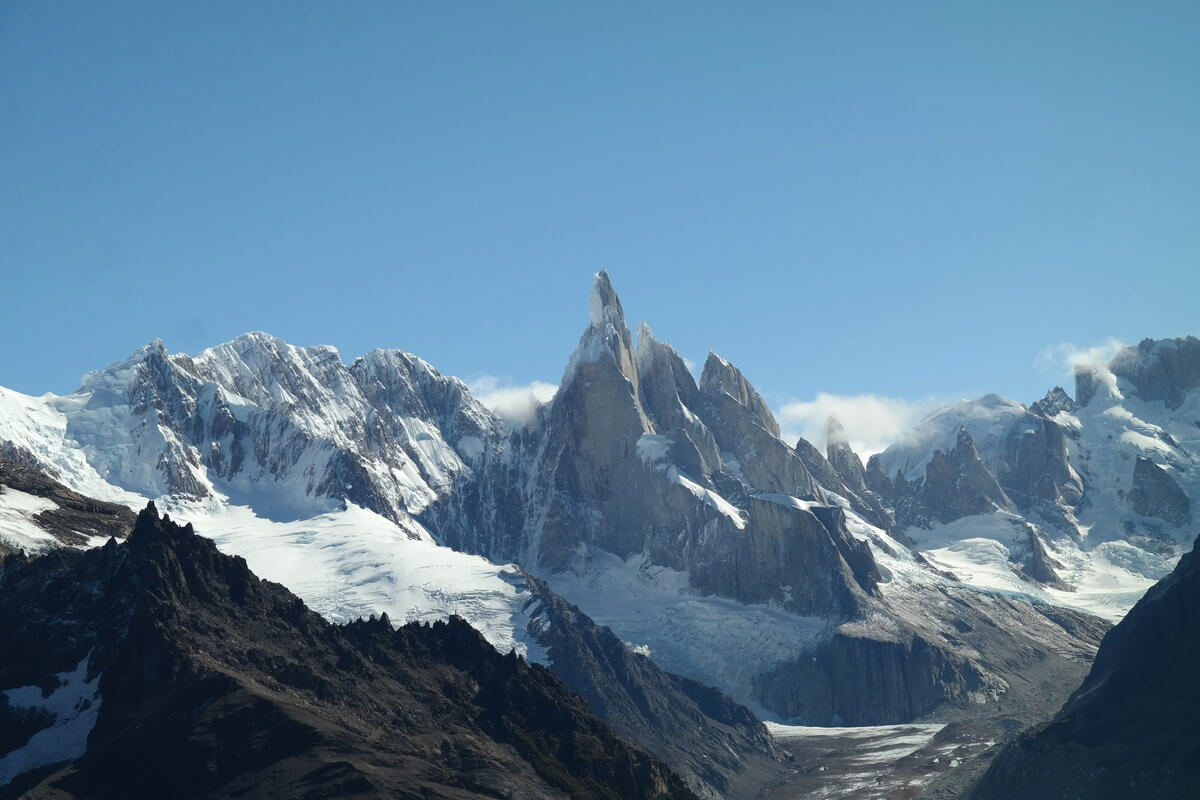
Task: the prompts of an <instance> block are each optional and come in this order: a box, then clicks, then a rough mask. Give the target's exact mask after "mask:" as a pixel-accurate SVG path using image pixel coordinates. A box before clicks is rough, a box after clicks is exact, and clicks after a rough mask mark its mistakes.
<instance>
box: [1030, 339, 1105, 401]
mask: <svg viewBox="0 0 1200 800" xmlns="http://www.w3.org/2000/svg"><path fill="white" fill-rule="evenodd" d="M1124 348H1125V344H1124V343H1123V342H1121V341H1120V340H1118V339H1113V338H1111V337H1110V338H1108V339H1106V340H1104V341H1103V342H1101V343H1100V344H1098V345H1095V346H1093V347H1079V346H1078V345H1076V344H1074V343H1073V342H1060V343H1058V344H1056V345H1052V346H1050V347H1045V348H1043V349H1042V351H1041V352H1040V353H1038V355H1037V359H1036V363H1037V365H1038V366H1039V367H1040V368H1041V369H1042V370H1043V371H1045V372H1052V373H1055V374H1057V375H1059V376H1060V377H1061V378H1063V379H1064V381H1065V382H1066V386H1067V389H1068V390H1070V391H1074V386H1075V370H1076V369H1078V368H1089V369H1094V370H1095V371H1096V377H1097V378H1099V379H1100V382H1101V383H1103V384H1105V385H1106V386H1108V389H1109V392H1110V393H1111V394H1112V395H1113V396H1114V397H1120V392H1119V391H1118V390H1117V376H1116V375H1113V373H1112V370H1110V369H1109V368H1108V365H1109V362H1111V361H1112V360H1113V357H1114V356H1116V354H1117V353H1118V352H1120V351H1121V350H1123V349H1124Z"/></svg>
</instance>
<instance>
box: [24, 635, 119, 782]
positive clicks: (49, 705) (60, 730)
mask: <svg viewBox="0 0 1200 800" xmlns="http://www.w3.org/2000/svg"><path fill="white" fill-rule="evenodd" d="M89 657H90V654H89V655H88V656H84V658H83V660H82V661H80V662H79V664H78V666H76V667H75V669H74V670H70V671H68V672H60V673H59V674H58V680H59V683H60V685H59V687H58V688H57V689H55V690H54V691H53V692H51V693H50V695H49V696H48V697H43V696H42V690H41V689H40V688H39V687H37V686H23V687H21V688H19V689H8V690H7V691H5V692H4V694H5V696H6V697H7V698H8V702H9V704H10V705H12V706H13V707H14V708H26V709H41V710H45V711H47V712H49V713H51V714H53V715H54V721H53V723H52V724H51V725H50V727H48V728H43V729H42V730H40V731H38V732H37V733H35V734H33V736H31V737H30V739H29V741H28V742H26V743H25V744H24V745H23V746H21V747H19V748H17V749H16V750H13V751H12V752H10V753H8V754H7V755H5V756H4V757H3V758H0V786H5V785H7V784H9V783H11V782H12V780H13V779H14V778H16V777H17V776H18V775H22V774H24V773H26V772H29V771H30V770H34V769H39V768H41V767H46V766H49V765H51V764H58V763H60V762H63V761H73V760H75V759H77V758H80V757H82V756H83V754H84V753H86V752H87V740H88V735H89V734H90V733H91V732H92V728H94V727H95V725H96V717H97V716H98V715H99V713H100V676H99V675H97V676H96V677H94V678H92V679H91V680H90V681H89V680H88V679H87V672H88V658H89Z"/></svg>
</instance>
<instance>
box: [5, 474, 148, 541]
mask: <svg viewBox="0 0 1200 800" xmlns="http://www.w3.org/2000/svg"><path fill="white" fill-rule="evenodd" d="M6 489H12V490H16V491H18V492H24V493H26V494H30V495H33V496H35V497H41V498H44V499H46V500H49V501H51V502H52V503H54V504H55V506H56V508H51V509H47V510H45V511H41V512H38V513H37V514H36V515H35V516H34V517H33V520H32V521H33V522H34V523H35V524H36V525H37V526H38V527H40V528H41V529H42V530H44V531H46V532H47V533H49V534H50V535H51V536H53V537H54V538H55V539H57V540H58V541H59V542H60V543H61V544H64V545H70V546H81V545H84V544H87V542H88V540H89V539H90V538H91V537H97V536H98V537H117V538H124V537H125V535H126V534H127V533H129V531H130V530H131V529H132V528H133V520H134V515H133V512H132V511H130V510H129V509H128V508H126V507H125V506H122V505H117V504H116V503H105V502H103V501H101V500H95V499H93V498H91V497H85V496H83V495H81V494H79V493H78V492H73V491H71V490H70V489H68V488H67V487H65V486H63V485H62V484H61V483H59V482H58V481H56V480H54V479H53V478H50V477H48V476H47V475H46V474H45V473H44V472H42V471H41V470H39V469H36V468H34V467H32V466H30V465H28V464H21V463H15V462H13V461H9V460H7V459H5V458H3V457H0V493H3V492H4V491H5V490H6Z"/></svg>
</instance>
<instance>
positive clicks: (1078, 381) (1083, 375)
mask: <svg viewBox="0 0 1200 800" xmlns="http://www.w3.org/2000/svg"><path fill="white" fill-rule="evenodd" d="M1100 386H1101V379H1100V371H1099V370H1098V369H1096V368H1095V367H1076V368H1075V403H1076V405H1078V406H1080V407H1083V406H1086V405H1088V404H1089V403H1091V402H1092V398H1094V397H1095V396H1096V394H1097V392H1099V391H1100Z"/></svg>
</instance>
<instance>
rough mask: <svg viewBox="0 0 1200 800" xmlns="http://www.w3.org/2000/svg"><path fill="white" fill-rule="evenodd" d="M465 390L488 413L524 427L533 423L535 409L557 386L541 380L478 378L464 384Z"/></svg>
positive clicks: (551, 394)
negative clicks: (521, 381) (524, 382)
mask: <svg viewBox="0 0 1200 800" xmlns="http://www.w3.org/2000/svg"><path fill="white" fill-rule="evenodd" d="M467 388H468V389H470V390H471V394H472V395H474V396H475V399H476V400H478V401H479V402H481V403H483V404H484V405H485V406H487V407H488V408H490V409H491V410H492V412H493V413H494V414H495V415H496V416H498V417H500V418H501V419H503V420H504V421H505V422H507V423H508V424H509V425H513V426H515V427H524V426H526V425H528V424H529V423H530V422H532V421H533V419H534V416H535V415H536V414H537V409H538V407H539V406H541V404H542V403H545V402H548V401H549V400H550V398H551V397H553V396H554V393H555V392H557V391H558V386H556V385H555V384H553V383H546V382H545V381H531V382H530V383H527V384H523V385H521V384H514V383H513V381H512V379H511V378H497V377H496V376H494V375H480V376H478V377H476V378H473V379H472V380H470V381H468V383H467Z"/></svg>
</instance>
